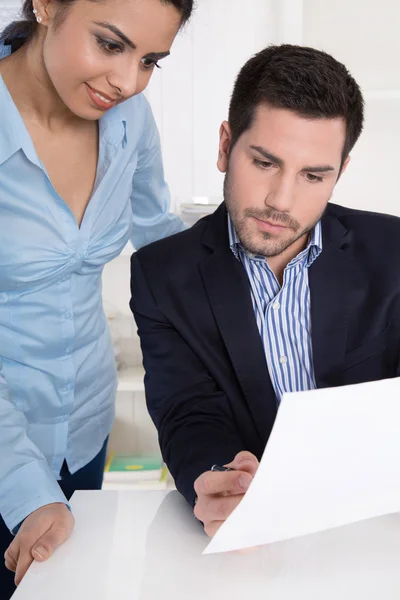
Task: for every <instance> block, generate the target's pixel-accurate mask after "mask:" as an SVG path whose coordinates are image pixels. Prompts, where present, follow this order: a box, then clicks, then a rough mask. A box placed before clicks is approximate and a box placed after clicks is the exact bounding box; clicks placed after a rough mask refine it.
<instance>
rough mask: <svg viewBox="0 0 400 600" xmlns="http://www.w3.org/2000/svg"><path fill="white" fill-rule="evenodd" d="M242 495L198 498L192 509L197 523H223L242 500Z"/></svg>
mask: <svg viewBox="0 0 400 600" xmlns="http://www.w3.org/2000/svg"><path fill="white" fill-rule="evenodd" d="M243 496H244V494H237V495H235V496H221V495H217V496H200V499H199V501H198V502H197V504H196V506H195V507H194V514H195V516H196V517H197V518H198V519H199V521H202V522H203V523H204V522H208V521H225V519H227V518H228V517H229V515H230V514H231V513H232V512H233V511H234V510H235V508H236V507H237V505H238V504H239V503H240V501H241V500H242V499H243Z"/></svg>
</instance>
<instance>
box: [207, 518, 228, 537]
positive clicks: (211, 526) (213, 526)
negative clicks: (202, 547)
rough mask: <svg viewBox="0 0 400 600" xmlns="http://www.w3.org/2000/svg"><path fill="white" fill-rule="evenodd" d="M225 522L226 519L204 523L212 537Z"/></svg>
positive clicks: (209, 535)
mask: <svg viewBox="0 0 400 600" xmlns="http://www.w3.org/2000/svg"><path fill="white" fill-rule="evenodd" d="M223 523H224V521H211V522H210V523H207V524H206V525H204V531H205V532H206V534H207V535H208V537H211V538H212V537H214V535H215V534H216V533H217V531H218V529H219V528H220V527H221V525H222V524H223Z"/></svg>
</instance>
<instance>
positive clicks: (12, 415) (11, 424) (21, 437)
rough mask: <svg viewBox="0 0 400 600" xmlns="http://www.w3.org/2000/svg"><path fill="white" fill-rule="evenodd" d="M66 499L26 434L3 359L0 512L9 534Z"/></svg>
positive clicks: (0, 421)
mask: <svg viewBox="0 0 400 600" xmlns="http://www.w3.org/2000/svg"><path fill="white" fill-rule="evenodd" d="M53 502H62V503H65V504H67V500H66V498H65V496H64V494H63V493H62V491H61V488H60V486H59V485H58V483H57V481H56V478H55V477H54V475H53V474H52V472H51V470H50V467H49V465H48V463H47V461H46V459H45V457H44V456H43V454H42V453H41V452H40V450H39V449H38V448H37V446H36V445H35V444H34V443H33V442H32V441H31V440H30V439H29V437H28V435H27V421H26V419H25V416H24V414H23V412H22V411H21V410H19V409H18V408H17V406H16V405H15V403H14V402H13V401H12V398H11V394H10V389H9V386H8V384H7V381H6V379H5V377H4V374H3V371H2V366H1V360H0V513H1V516H2V517H3V519H4V521H5V523H6V525H7V527H8V528H9V529H10V531H14V532H15V529H16V528H17V526H18V525H19V524H20V523H21V522H22V521H23V520H24V519H25V517H27V515H29V514H30V513H32V512H33V511H35V510H36V509H38V508H40V507H41V506H44V505H46V504H52V503H53Z"/></svg>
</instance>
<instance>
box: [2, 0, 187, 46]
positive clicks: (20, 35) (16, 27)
mask: <svg viewBox="0 0 400 600" xmlns="http://www.w3.org/2000/svg"><path fill="white" fill-rule="evenodd" d="M90 1H91V2H96V0H90ZM56 2H57V3H58V4H59V5H60V9H61V13H59V19H58V24H59V23H60V21H61V19H62V17H63V15H64V14H65V12H66V11H67V10H68V7H69V6H71V5H72V4H73V3H74V2H76V0H56ZM160 2H161V3H162V4H172V5H173V6H175V8H176V9H177V10H178V11H179V12H180V13H181V15H182V25H184V24H185V23H186V22H187V21H188V20H189V19H190V16H191V14H192V11H193V2H194V0H160ZM37 26H38V25H37V21H36V17H35V15H34V14H33V0H25V1H24V4H23V7H22V19H21V20H20V21H14V22H13V23H10V25H8V27H6V28H5V29H4V31H3V32H2V33H1V35H0V41H3V42H4V43H5V44H7V45H11V46H12V50H13V51H14V50H16V49H18V48H19V47H21V46H22V45H23V44H24V43H25V42H29V40H31V39H32V38H33V36H34V35H35V33H36V29H37Z"/></svg>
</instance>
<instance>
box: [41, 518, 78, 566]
mask: <svg viewBox="0 0 400 600" xmlns="http://www.w3.org/2000/svg"><path fill="white" fill-rule="evenodd" d="M70 534H71V531H70V530H69V528H66V527H55V526H53V527H51V528H50V529H49V530H48V531H47V532H46V533H45V534H44V535H42V537H41V538H39V539H38V541H37V542H36V544H35V545H34V547H33V548H32V552H31V553H32V557H33V558H34V559H35V560H37V561H39V562H42V561H44V560H47V559H48V558H49V557H50V556H51V555H52V554H53V552H54V550H55V549H56V548H58V546H61V544H63V543H64V542H65V541H66V540H67V539H68V538H69V536H70Z"/></svg>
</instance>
